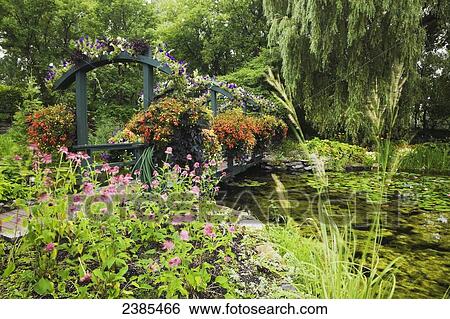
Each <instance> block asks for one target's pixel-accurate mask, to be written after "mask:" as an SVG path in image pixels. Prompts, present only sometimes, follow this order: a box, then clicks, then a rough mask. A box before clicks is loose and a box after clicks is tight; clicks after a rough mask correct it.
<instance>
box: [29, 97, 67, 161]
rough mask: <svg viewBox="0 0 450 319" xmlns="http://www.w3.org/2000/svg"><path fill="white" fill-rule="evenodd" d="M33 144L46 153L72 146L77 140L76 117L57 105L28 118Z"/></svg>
mask: <svg viewBox="0 0 450 319" xmlns="http://www.w3.org/2000/svg"><path fill="white" fill-rule="evenodd" d="M27 124H28V137H29V140H30V142H31V143H33V144H35V145H37V146H38V147H39V149H41V150H42V151H46V152H52V151H55V150H56V149H57V148H58V147H61V146H67V147H69V146H71V145H72V144H73V142H74V138H75V116H74V114H73V113H72V111H71V110H70V109H68V108H67V107H66V106H65V105H62V104H57V105H53V106H49V107H46V108H43V109H41V110H38V111H36V112H34V113H33V114H31V115H29V116H28V117H27Z"/></svg>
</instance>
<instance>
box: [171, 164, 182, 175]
mask: <svg viewBox="0 0 450 319" xmlns="http://www.w3.org/2000/svg"><path fill="white" fill-rule="evenodd" d="M173 171H174V172H175V173H177V174H180V173H181V167H180V165H178V164H175V166H174V167H173Z"/></svg>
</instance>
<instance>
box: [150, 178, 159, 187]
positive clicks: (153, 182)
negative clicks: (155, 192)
mask: <svg viewBox="0 0 450 319" xmlns="http://www.w3.org/2000/svg"><path fill="white" fill-rule="evenodd" d="M158 186H159V181H158V180H157V179H154V180H152V182H151V184H150V187H151V188H156V187H158Z"/></svg>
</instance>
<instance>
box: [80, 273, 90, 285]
mask: <svg viewBox="0 0 450 319" xmlns="http://www.w3.org/2000/svg"><path fill="white" fill-rule="evenodd" d="M91 278H92V274H91V273H90V272H87V273H85V274H84V276H83V277H81V278H80V282H81V283H86V282H90V281H91Z"/></svg>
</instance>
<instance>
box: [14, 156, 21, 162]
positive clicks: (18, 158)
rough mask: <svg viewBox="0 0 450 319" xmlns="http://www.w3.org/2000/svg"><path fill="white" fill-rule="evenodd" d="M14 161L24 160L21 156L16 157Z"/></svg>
mask: <svg viewBox="0 0 450 319" xmlns="http://www.w3.org/2000/svg"><path fill="white" fill-rule="evenodd" d="M13 158H14V160H15V161H21V160H22V157H20V156H19V155H14V157H13Z"/></svg>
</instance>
